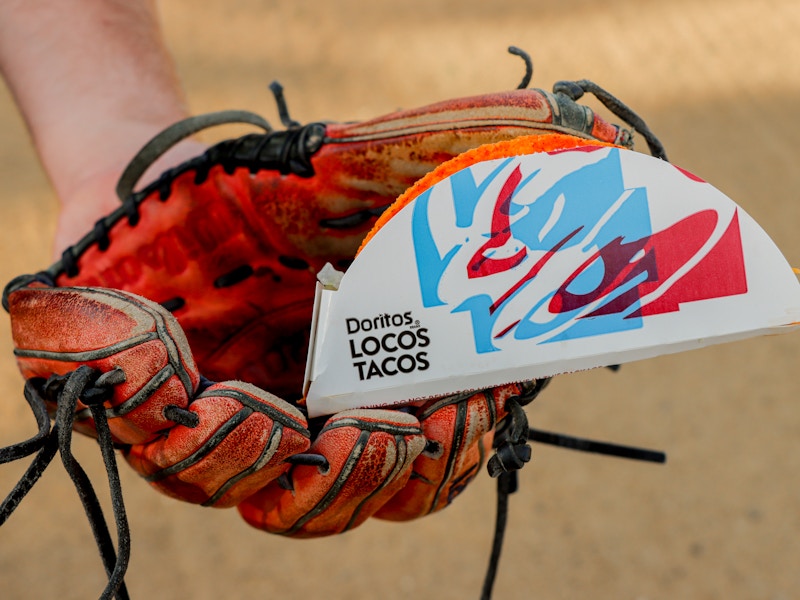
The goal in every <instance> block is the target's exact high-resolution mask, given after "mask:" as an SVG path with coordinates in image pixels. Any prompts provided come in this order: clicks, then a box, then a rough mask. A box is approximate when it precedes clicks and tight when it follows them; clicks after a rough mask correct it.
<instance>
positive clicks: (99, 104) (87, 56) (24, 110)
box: [0, 0, 203, 256]
mask: <svg viewBox="0 0 800 600" xmlns="http://www.w3.org/2000/svg"><path fill="white" fill-rule="evenodd" d="M0 72H2V74H3V77H4V78H5V80H6V83H7V85H8V87H9V89H10V91H11V93H12V95H13V97H14V99H15V101H16V103H17V105H18V107H19V110H20V112H21V114H22V116H23V118H24V120H25V123H26V124H27V126H28V130H29V132H30V135H31V138H32V140H33V144H34V146H35V148H36V151H37V153H38V155H39V157H40V159H41V162H42V165H43V167H44V169H45V172H46V173H47V176H48V177H49V179H50V182H51V184H52V186H53V189H54V191H55V193H56V195H57V197H58V199H59V202H60V207H61V210H60V213H59V217H58V223H57V229H56V234H55V240H54V248H53V250H54V255H55V256H58V255H60V253H61V251H62V250H63V249H64V248H65V247H66V246H68V245H69V244H71V243H74V242H75V241H77V240H78V239H80V238H81V237H82V236H83V235H84V234H85V233H86V232H87V231H88V230H89V229H90V228H91V226H92V224H93V223H94V222H95V221H96V220H97V219H98V218H100V217H102V216H104V215H105V214H108V213H109V212H110V211H111V210H113V209H114V208H116V207H117V206H118V204H119V200H118V199H117V198H116V196H115V194H114V188H115V186H116V182H117V179H118V178H119V176H120V174H121V173H122V171H123V169H124V168H125V166H126V165H127V163H128V161H130V159H131V158H132V157H133V156H134V155H135V154H136V152H137V151H138V150H139V149H140V148H141V147H142V146H143V145H144V144H145V143H146V142H147V141H148V140H149V139H151V138H152V137H153V136H154V135H155V134H157V133H158V132H159V131H161V130H162V129H164V128H165V127H167V126H168V125H171V124H172V123H174V122H176V121H178V120H180V119H183V118H185V117H186V116H187V115H188V109H187V105H186V100H185V96H184V93H183V90H182V88H181V85H180V82H179V80H178V77H177V74H176V70H175V65H174V62H173V60H172V57H171V56H170V53H169V51H168V49H167V47H166V45H165V44H164V41H163V38H162V33H161V28H160V25H159V21H158V13H157V8H156V3H155V0H71V1H70V2H61V1H59V2H53V1H52V0H0ZM202 150H203V147H202V145H200V144H199V143H198V142H195V141H185V142H183V143H181V144H179V145H178V146H177V147H176V148H174V149H173V150H172V151H171V152H170V153H168V154H167V155H166V156H165V157H163V158H162V159H160V160H159V161H158V162H156V163H155V164H154V165H153V166H152V167H151V169H150V171H148V174H147V175H146V176H145V178H144V180H143V183H144V182H146V181H147V180H148V179H151V178H153V177H154V176H155V175H157V174H158V173H160V172H161V171H163V170H164V169H165V168H167V167H169V166H172V165H174V164H177V163H179V162H181V161H183V160H185V159H186V158H189V157H191V156H195V155H197V154H198V153H200V152H202Z"/></svg>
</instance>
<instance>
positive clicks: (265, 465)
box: [125, 381, 310, 507]
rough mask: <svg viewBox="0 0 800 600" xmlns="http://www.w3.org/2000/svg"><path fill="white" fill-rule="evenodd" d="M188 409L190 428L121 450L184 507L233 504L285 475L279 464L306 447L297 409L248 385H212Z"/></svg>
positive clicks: (304, 429) (304, 427) (180, 427)
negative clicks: (189, 504)
mask: <svg viewBox="0 0 800 600" xmlns="http://www.w3.org/2000/svg"><path fill="white" fill-rule="evenodd" d="M189 411H191V413H192V414H194V415H196V417H197V424H196V426H194V427H188V426H184V425H176V426H175V427H173V428H172V429H170V430H169V431H168V432H166V434H165V435H164V436H163V437H160V438H158V439H156V440H155V441H153V442H150V443H147V444H139V445H135V446H133V447H131V448H130V449H129V450H127V451H126V452H125V457H126V459H127V460H128V462H129V463H130V464H131V466H132V467H133V468H134V469H135V470H136V471H137V472H139V473H140V474H141V475H143V476H144V477H145V478H146V479H147V480H148V481H149V482H150V483H151V485H153V487H155V488H156V489H158V490H159V491H161V492H163V493H165V494H167V495H169V496H172V497H175V498H178V499H180V500H184V501H187V502H192V503H196V504H204V505H206V506H216V507H230V506H234V505H236V504H238V503H239V502H241V501H242V500H243V499H244V498H246V497H248V496H250V495H251V494H253V493H254V492H256V491H257V490H258V489H260V488H262V487H264V486H265V485H267V484H268V483H269V482H271V481H273V480H274V479H276V478H277V477H278V476H280V475H281V474H282V473H284V472H285V471H286V470H287V469H288V468H289V464H288V463H286V462H285V461H286V459H287V458H288V457H289V456H291V455H293V454H298V453H302V452H305V451H306V450H307V449H308V447H309V445H310V441H309V437H310V436H309V432H308V428H307V424H306V419H305V417H304V416H303V415H302V413H301V412H300V411H299V410H297V409H296V408H294V407H293V406H291V405H290V404H288V403H287V402H284V401H283V400H281V399H280V398H277V397H276V396H273V395H271V394H268V393H267V392H264V391H263V390H260V389H258V388H257V387H255V386H252V385H250V384H247V383H243V382H237V381H228V382H224V383H217V384H214V385H212V386H211V387H209V388H207V389H206V390H204V391H203V392H202V393H201V394H199V395H198V396H197V398H195V399H194V400H193V401H192V403H191V404H190V405H189Z"/></svg>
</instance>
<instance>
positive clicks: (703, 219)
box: [306, 147, 800, 416]
mask: <svg viewBox="0 0 800 600" xmlns="http://www.w3.org/2000/svg"><path fill="white" fill-rule="evenodd" d="M314 320H315V322H314V329H313V331H312V343H311V347H310V349H309V361H308V369H307V374H306V401H307V406H308V409H309V414H310V415H311V416H317V415H322V414H328V413H333V412H337V411H339V410H343V409H346V408H354V407H375V406H386V405H394V404H401V403H406V402H408V401H412V400H416V399H422V398H428V397H433V396H439V395H445V394H451V393H456V392H459V391H465V390H470V389H481V388H485V387H491V386H495V385H500V384H504V383H510V382H515V381H522V380H526V379H533V378H539V377H547V376H552V375H557V374H561V373H568V372H572V371H576V370H582V369H589V368H593V367H599V366H605V365H613V364H620V363H624V362H628V361H633V360H640V359H644V358H650V357H654V356H657V355H660V354H665V353H672V352H679V351H683V350H690V349H693V348H700V347H703V346H707V345H709V344H714V343H720V342H725V341H731V340H736V339H741V338H745V337H750V336H754V335H760V334H765V333H774V332H782V331H787V330H789V329H791V328H793V327H795V326H796V325H797V324H798V321H800V285H799V284H798V281H797V277H796V276H795V275H794V273H793V271H792V269H791V268H790V266H789V265H788V263H787V262H786V260H785V259H784V257H783V255H782V254H781V253H780V251H779V250H778V249H777V248H776V246H775V244H774V243H773V242H772V240H771V239H770V238H769V237H768V236H767V235H766V233H764V231H763V230H762V229H761V228H760V227H759V226H758V224H756V223H755V221H753V220H752V219H751V218H750V217H749V216H748V215H747V214H746V213H745V212H744V210H742V209H741V207H739V206H737V205H736V204H735V203H734V202H733V201H732V200H731V199H730V198H728V197H727V196H725V195H724V194H723V193H721V192H720V191H719V190H717V189H716V188H714V187H713V186H711V185H710V184H708V183H706V182H704V181H702V180H700V179H699V178H697V177H695V176H693V175H691V174H690V173H687V172H686V171H683V170H681V169H680V168H678V167H675V166H674V165H672V164H670V163H667V162H665V161H661V160H658V159H655V158H652V157H649V156H646V155H643V154H639V153H636V152H632V151H627V150H620V149H617V148H608V147H602V148H597V147H585V148H578V149H574V150H569V151H561V152H555V153H537V154H530V155H522V156H516V157H511V158H505V159H496V160H489V161H485V162H481V163H478V164H475V165H473V166H470V167H468V168H465V169H463V170H461V171H458V172H456V173H454V174H452V175H451V176H450V177H448V178H446V179H444V180H442V181H440V182H439V183H437V184H436V185H434V186H432V187H431V188H429V189H428V190H426V191H425V192H423V193H421V194H420V195H419V196H418V197H417V198H415V199H414V200H413V201H412V202H410V203H409V204H408V205H406V206H405V207H404V208H402V209H401V210H400V211H399V212H398V213H397V214H396V215H395V216H394V217H392V219H391V220H389V221H388V222H387V223H386V224H385V225H384V226H383V227H382V228H381V229H380V230H379V231H378V233H377V234H376V235H375V236H374V238H373V239H372V240H371V241H370V242H369V243H368V244H367V245H366V246H365V247H364V248H363V250H362V252H361V253H360V254H359V255H358V257H357V258H356V260H355V261H354V262H353V264H352V265H351V267H350V268H349V270H348V271H347V273H346V274H345V275H344V277H343V278H342V279H341V282H340V283H339V285H338V289H335V284H332V285H327V286H322V285H320V286H319V289H318V298H317V305H316V307H315V318H314Z"/></svg>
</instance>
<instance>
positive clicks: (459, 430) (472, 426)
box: [375, 384, 523, 521]
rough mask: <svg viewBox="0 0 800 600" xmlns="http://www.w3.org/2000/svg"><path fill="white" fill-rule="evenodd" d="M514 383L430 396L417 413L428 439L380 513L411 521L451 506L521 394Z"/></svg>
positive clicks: (520, 388) (472, 474)
mask: <svg viewBox="0 0 800 600" xmlns="http://www.w3.org/2000/svg"><path fill="white" fill-rule="evenodd" d="M522 390H523V388H522V384H511V385H505V386H500V387H497V388H494V389H489V390H483V391H481V392H476V393H464V394H457V395H454V396H448V397H445V398H440V399H436V400H431V401H430V402H428V403H427V404H425V405H424V406H422V407H421V408H420V409H419V411H418V413H417V415H418V417H419V420H420V423H421V424H422V431H423V434H424V436H425V439H426V440H427V445H426V447H425V451H424V452H422V454H421V455H420V456H419V458H417V460H416V461H414V466H413V469H412V474H411V477H410V479H409V481H408V483H407V484H406V485H405V487H403V489H401V490H400V491H399V492H398V493H397V494H396V495H395V496H393V497H392V498H391V499H390V500H389V501H388V502H387V503H386V504H385V505H384V506H383V507H382V508H381V509H380V510H379V511H377V512H376V514H375V516H376V517H378V518H380V519H387V520H391V521H407V520H409V519H415V518H417V517H421V516H424V515H427V514H430V513H433V512H436V511H438V510H441V509H442V508H444V507H446V506H448V505H449V504H450V503H451V502H452V501H453V500H454V499H455V498H456V496H458V495H459V494H460V493H461V492H462V491H463V490H464V488H465V487H466V486H467V485H468V484H469V483H470V482H471V481H472V480H473V479H474V478H475V476H476V475H477V474H478V472H479V470H480V468H481V466H482V465H483V463H484V461H485V460H486V457H487V455H488V453H489V452H490V451H491V447H492V436H493V434H492V432H493V430H494V428H495V426H496V425H497V423H498V421H499V420H500V419H502V418H503V417H504V416H505V415H506V409H505V403H506V401H507V400H508V399H509V398H512V397H517V396H519V395H520V394H521V393H522Z"/></svg>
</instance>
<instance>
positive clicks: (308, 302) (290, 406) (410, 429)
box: [0, 69, 663, 597]
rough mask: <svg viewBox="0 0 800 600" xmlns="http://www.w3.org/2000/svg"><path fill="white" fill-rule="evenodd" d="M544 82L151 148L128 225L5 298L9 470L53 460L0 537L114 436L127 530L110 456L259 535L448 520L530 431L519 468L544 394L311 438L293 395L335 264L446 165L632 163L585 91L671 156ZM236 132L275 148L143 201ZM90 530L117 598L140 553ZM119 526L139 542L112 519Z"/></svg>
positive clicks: (517, 392) (119, 213) (522, 390)
mask: <svg viewBox="0 0 800 600" xmlns="http://www.w3.org/2000/svg"><path fill="white" fill-rule="evenodd" d="M529 75H530V69H529V72H528V75H527V76H526V81H524V82H523V85H522V86H521V87H520V88H519V89H517V90H513V91H509V92H502V93H495V94H487V95H483V96H475V97H470V98H462V99H458V100H450V101H446V102H440V103H437V104H433V105H430V106H426V107H423V108H419V109H414V110H403V111H400V112H395V113H392V114H389V115H387V116H383V117H379V118H377V119H373V120H370V121H366V122H361V123H346V124H338V123H322V122H316V123H311V124H308V125H303V126H300V125H299V124H297V123H295V122H294V121H292V120H291V119H290V117H289V115H288V111H287V110H286V105H285V102H284V100H283V96H282V93H281V90H280V87H279V86H276V85H274V86H273V92H274V93H275V96H276V100H277V103H278V110H279V113H280V117H281V121H282V122H283V124H284V125H285V127H286V128H285V130H281V131H275V130H273V129H272V128H271V127H270V126H269V124H268V123H267V122H266V121H265V120H263V119H262V118H261V117H259V116H257V115H254V114H251V113H246V112H240V111H234V112H223V113H214V114H211V115H205V116H201V117H194V118H190V119H188V120H186V121H184V122H181V123H178V124H176V125H175V126H173V127H171V128H169V129H167V130H166V131H164V132H163V133H162V134H160V135H159V136H157V137H156V138H155V139H154V140H152V141H151V142H150V143H149V144H147V145H146V146H145V147H144V148H143V149H142V151H141V152H140V153H139V155H137V156H136V157H135V158H134V160H133V161H132V162H131V164H130V166H129V168H128V169H127V170H126V172H125V173H124V174H123V176H122V178H121V180H120V182H119V185H118V188H117V192H118V195H119V197H120V200H121V204H120V207H119V208H118V209H117V210H115V211H114V212H113V213H112V214H110V215H108V216H106V217H104V218H102V219H100V220H99V221H98V222H97V223H96V224H95V226H94V227H93V229H92V230H91V231H90V232H89V233H88V234H87V235H86V236H85V237H84V238H83V239H81V240H80V241H79V242H78V243H77V244H75V245H74V246H72V247H70V248H67V250H65V251H64V253H63V255H62V257H61V259H60V260H59V261H58V262H56V263H55V264H54V265H52V266H51V267H50V268H48V269H47V270H45V271H42V272H40V273H37V274H35V275H26V276H21V277H18V278H16V279H15V280H13V281H12V282H11V283H10V284H9V285H8V286H7V288H6V290H5V293H4V295H3V304H4V306H5V308H6V309H7V310H8V311H9V313H10V316H11V324H12V335H13V341H14V345H15V355H16V359H17V362H18V365H19V368H20V370H21V372H22V374H23V376H24V378H25V379H26V387H25V393H26V398H27V399H28V401H29V403H31V406H32V407H33V408H34V412H35V414H36V416H37V420H38V422H39V426H40V433H39V434H38V436H36V437H35V438H32V439H31V440H28V441H27V442H23V443H22V444H18V445H17V446H15V447H11V448H10V449H9V448H7V449H4V450H3V451H2V452H3V454H2V455H0V461H8V460H13V459H16V458H20V457H22V456H26V455H30V454H32V453H34V452H38V456H37V459H36V460H35V461H34V464H32V466H31V469H30V470H29V472H28V474H26V477H25V478H24V479H23V481H21V482H20V485H18V487H17V488H16V489H15V490H14V492H12V494H11V495H10V496H9V497H8V498H7V499H6V501H5V502H4V504H3V505H2V507H0V523H2V521H3V520H4V519H5V518H7V516H8V515H9V514H10V512H11V511H12V510H13V509H14V507H15V506H16V505H17V504H18V503H19V501H20V500H21V498H22V497H23V496H24V495H25V493H26V492H27V490H28V489H29V488H30V486H31V485H33V483H34V482H35V481H36V479H37V478H38V477H39V475H40V474H41V471H42V470H43V469H44V467H45V466H46V465H47V463H48V462H49V460H50V459H51V458H52V457H53V455H54V454H55V453H56V452H57V451H58V450H59V449H60V451H61V454H62V457H65V465H67V466H68V469H69V468H70V467H69V465H71V464H74V459H72V458H71V453H70V452H69V430H70V429H75V430H78V431H80V432H83V433H86V434H89V435H94V436H97V437H98V438H99V439H100V441H101V449H102V450H103V452H104V457H105V460H106V463H107V466H108V469H109V474H110V477H111V478H112V495H114V500H115V506H116V507H117V508H118V510H117V512H118V513H119V512H124V511H123V510H122V499H121V494H120V493H119V490H118V486H115V484H114V481H113V478H114V476H115V469H116V467H115V464H114V452H113V451H112V450H111V449H112V446H113V447H116V448H118V449H120V450H121V451H122V455H123V456H124V458H125V459H126V461H127V462H128V463H129V464H130V465H131V466H132V467H133V468H134V469H135V470H136V471H137V472H138V473H140V474H141V475H142V476H143V477H144V478H145V479H146V480H147V481H148V482H150V484H151V485H152V486H153V487H155V488H156V489H158V490H159V491H161V492H163V493H165V494H168V495H170V496H173V497H175V498H178V499H181V500H185V501H188V502H193V503H197V504H203V505H206V506H214V507H232V506H236V507H238V509H239V511H240V513H241V515H242V517H243V518H244V519H245V520H246V521H247V522H248V523H250V524H251V525H253V526H255V527H258V528H261V529H264V530H266V531H269V532H272V533H279V534H283V535H288V536H293V537H314V536H321V535H330V534H335V533H341V532H344V531H347V530H349V529H352V528H353V527H356V526H358V525H359V524H361V523H363V522H364V521H365V520H366V519H367V518H369V517H370V516H377V517H380V518H384V519H391V520H407V519H413V518H416V517H419V516H422V515H426V514H429V513H432V512H435V511H437V510H440V509H441V508H443V507H445V506H447V505H448V504H449V503H450V502H451V501H452V500H453V498H454V497H455V496H457V495H458V494H459V493H460V492H461V491H462V490H463V489H464V487H465V486H466V485H467V484H468V483H469V482H470V481H471V480H472V479H473V478H474V477H475V475H476V474H477V472H478V470H479V467H480V465H481V464H482V462H483V461H484V457H485V456H486V454H487V453H488V452H491V450H492V443H493V442H492V432H493V431H494V430H495V427H496V426H497V425H498V424H499V423H501V422H502V423H504V424H508V425H509V426H507V427H505V431H511V430H513V431H515V432H516V433H514V434H513V435H505V436H502V437H503V439H502V440H501V442H502V443H500V445H501V446H502V445H503V444H505V445H504V446H503V449H502V452H499V453H498V455H497V456H495V457H494V458H493V462H492V463H491V464H490V467H491V471H492V474H493V475H495V476H496V475H499V474H501V473H502V472H504V471H507V470H513V469H515V468H519V467H520V466H521V465H522V464H524V462H526V461H527V460H528V459H529V457H530V451H529V449H528V448H527V446H526V443H525V442H526V440H525V437H526V435H523V432H524V433H525V434H527V425H526V423H524V411H522V410H521V409H520V407H521V406H523V405H525V404H526V403H528V402H530V401H531V400H532V399H533V398H534V397H535V396H536V395H537V394H538V393H539V391H540V390H541V389H542V387H543V386H544V384H545V383H546V381H532V382H526V383H520V384H513V385H507V386H502V387H499V388H495V389H492V390H485V391H481V392H478V393H465V394H460V395H454V396H451V397H447V398H440V399H435V400H431V401H429V402H427V403H425V404H424V405H422V406H409V407H405V408H402V409H393V410H388V409H369V410H367V409H361V410H349V411H345V412H342V413H339V414H336V415H333V416H331V417H329V418H327V419H316V420H309V419H308V418H307V416H306V413H305V410H304V406H303V400H302V397H301V394H300V391H301V382H302V378H303V371H304V367H305V359H306V349H307V344H308V336H309V325H310V320H311V310H312V303H313V296H314V288H315V276H316V273H317V272H318V271H319V270H320V269H321V268H322V267H323V266H324V265H325V264H326V263H331V264H333V265H334V266H336V267H338V268H340V269H344V268H346V267H347V265H348V264H349V263H350V261H352V259H353V256H354V254H355V252H356V250H357V249H358V247H359V245H360V244H361V242H362V240H363V238H364V236H365V235H366V234H367V233H368V232H369V230H370V229H371V228H372V226H373V224H374V223H375V220H376V219H377V217H378V216H379V215H381V213H382V212H383V211H384V210H385V209H386V208H387V207H388V206H389V205H390V204H392V202H393V201H394V200H395V198H397V197H398V195H400V194H401V193H402V192H404V191H405V190H406V189H407V188H408V187H409V186H411V185H412V184H413V183H414V182H416V181H417V180H419V179H420V178H421V177H422V176H423V175H425V174H426V173H428V172H429V171H431V170H432V169H433V168H434V167H436V166H437V165H440V164H441V163H443V162H445V161H447V160H448V159H451V158H453V157H455V156H457V155H459V154H461V153H462V152H464V151H466V150H469V149H471V148H475V147H478V146H481V145H483V144H487V143H490V142H497V141H500V140H509V139H514V138H517V137H520V136H548V139H549V140H550V142H549V143H550V145H551V146H550V147H558V146H559V144H560V140H564V143H565V144H566V143H573V144H574V142H570V140H574V138H575V137H577V138H580V140H583V141H585V142H586V143H592V141H599V142H606V143H611V144H616V145H620V146H624V147H630V146H631V145H632V135H631V131H629V130H627V129H624V128H622V127H620V126H617V125H614V124H611V123H609V122H607V121H605V120H603V119H602V118H601V117H599V116H598V115H596V114H595V113H594V112H593V111H592V110H591V109H590V108H588V107H586V106H584V105H581V104H578V103H577V100H578V99H579V98H580V96H581V95H582V94H583V92H584V91H590V92H593V93H595V95H597V96H598V98H600V100H601V101H603V103H604V104H606V106H608V107H609V108H610V109H611V110H612V111H613V112H615V113H616V114H617V115H618V116H619V117H620V118H621V119H622V120H624V121H626V122H627V123H628V124H629V125H630V126H631V127H632V128H633V129H634V130H635V131H637V132H638V133H639V134H641V135H643V136H644V138H645V139H646V141H647V143H648V145H649V146H650V148H651V152H652V153H653V154H655V155H658V156H662V157H663V150H662V149H661V147H660V145H659V144H658V142H657V140H656V139H655V138H654V137H653V136H652V134H651V133H650V132H649V130H648V129H647V127H646V126H645V125H644V123H643V122H642V121H641V119H639V118H638V117H637V116H636V115H635V114H634V113H633V112H631V111H630V110H629V109H628V108H627V107H625V106H624V105H623V104H621V103H619V102H618V101H616V100H615V99H614V98H613V97H611V96H610V95H608V94H606V93H605V92H604V91H603V90H602V89H600V88H598V87H597V86H595V85H594V84H592V83H591V82H588V81H582V82H561V83H559V84H557V85H556V86H555V87H554V90H553V92H552V93H551V92H546V91H543V90H539V89H525V87H526V85H527V79H529ZM229 122H244V123H249V124H252V125H255V126H257V127H260V128H261V129H262V130H263V132H260V133H252V134H248V135H245V136H243V137H240V138H237V139H232V140H227V141H223V142H221V143H218V144H216V145H214V146H213V147H211V148H209V149H208V150H207V151H206V152H205V153H204V154H202V155H201V156H198V157H196V158H194V159H192V160H190V161H188V162H185V163H184V164H181V165H179V166H177V167H175V168H173V169H170V170H168V171H166V172H165V173H163V174H162V175H161V176H160V177H159V178H158V179H157V180H156V181H155V182H153V183H151V184H150V185H147V186H146V187H144V188H143V189H141V190H136V189H135V187H136V184H137V181H138V179H139V177H140V176H141V174H142V173H144V171H145V170H146V169H147V167H148V166H149V165H150V164H152V162H153V161H154V160H155V159H156V158H157V157H159V156H160V155H161V154H163V153H164V152H165V151H166V150H168V149H169V148H170V147H171V146H172V145H174V144H175V143H176V142H177V141H179V140H180V139H183V138H185V137H187V136H190V135H192V134H194V133H196V132H197V131H199V130H201V129H204V128H206V127H209V126H213V125H219V124H223V123H229ZM554 136H555V137H554ZM48 415H49V416H48ZM509 415H511V416H509ZM50 417H53V418H55V420H56V427H55V428H54V429H53V431H49V421H50ZM512 417H513V418H512ZM495 446H496V447H497V446H498V442H495ZM75 473H78V474H75ZM71 474H73V479H75V481H76V485H77V486H78V487H79V490H82V494H81V495H82V497H88V498H89V500H88V501H87V502H88V504H89V505H92V506H88V505H87V511H88V512H90V513H91V512H93V511H94V512H95V513H99V505H98V506H97V507H96V508H97V510H96V511H95V510H94V508H92V507H93V506H94V504H96V499H94V500H91V498H92V497H93V493H91V492H88V491H86V490H87V489H89V488H90V486H88V481H85V476H84V477H83V478H82V477H81V476H80V469H79V467H77V465H75V466H74V468H73V470H72V471H71ZM96 527H97V530H96V532H95V534H96V537H97V539H98V544H99V545H100V546H101V554H103V555H104V560H105V562H106V568H107V571H108V573H109V577H110V582H109V586H108V587H107V588H106V592H105V594H106V595H107V596H109V597H110V595H113V594H115V593H116V594H118V595H120V594H121V595H124V594H125V592H124V583H122V575H123V573H124V569H125V564H126V561H127V553H128V548H127V538H126V537H125V535H120V536H119V539H120V542H119V548H118V550H119V556H117V555H116V554H115V553H114V551H113V548H111V547H110V546H111V542H110V537H109V535H108V532H107V531H105V530H104V528H103V527H102V526H96ZM117 527H118V534H125V533H126V532H125V531H124V529H125V527H126V524H125V523H124V518H122V517H121V516H119V515H118V518H117Z"/></svg>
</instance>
